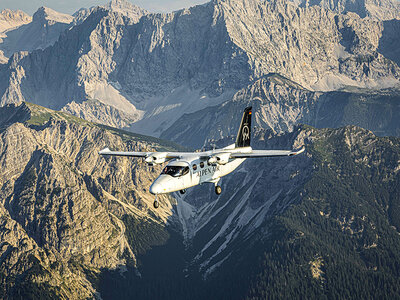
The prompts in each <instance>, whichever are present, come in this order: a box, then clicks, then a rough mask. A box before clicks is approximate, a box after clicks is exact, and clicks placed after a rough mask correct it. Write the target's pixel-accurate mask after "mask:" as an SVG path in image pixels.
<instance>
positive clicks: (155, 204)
mask: <svg viewBox="0 0 400 300" xmlns="http://www.w3.org/2000/svg"><path fill="white" fill-rule="evenodd" d="M153 206H154V208H155V209H157V208H158V207H159V206H160V202H158V200H156V201H154V203H153Z"/></svg>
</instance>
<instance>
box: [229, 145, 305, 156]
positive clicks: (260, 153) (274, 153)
mask: <svg viewBox="0 0 400 300" xmlns="http://www.w3.org/2000/svg"><path fill="white" fill-rule="evenodd" d="M304 150H305V149H304V147H303V148H302V149H300V150H299V151H290V150H252V151H251V152H247V153H232V154H231V158H250V157H273V156H293V155H297V154H300V153H303V152H304Z"/></svg>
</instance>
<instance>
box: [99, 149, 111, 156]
mask: <svg viewBox="0 0 400 300" xmlns="http://www.w3.org/2000/svg"><path fill="white" fill-rule="evenodd" d="M110 152H111V150H110V149H109V148H104V149H103V150H101V151H99V154H100V155H107V154H110Z"/></svg>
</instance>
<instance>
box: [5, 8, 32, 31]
mask: <svg viewBox="0 0 400 300" xmlns="http://www.w3.org/2000/svg"><path fill="white" fill-rule="evenodd" d="M31 21H32V17H31V16H29V15H28V14H26V13H24V12H23V11H21V10H11V9H2V10H1V11H0V32H1V33H2V32H4V31H6V30H8V29H11V28H15V27H18V26H21V25H24V24H27V23H29V22H31Z"/></svg>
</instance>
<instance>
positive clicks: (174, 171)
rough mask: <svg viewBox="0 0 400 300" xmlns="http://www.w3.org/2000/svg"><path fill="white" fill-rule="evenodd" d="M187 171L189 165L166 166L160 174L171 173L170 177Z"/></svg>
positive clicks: (178, 175)
mask: <svg viewBox="0 0 400 300" xmlns="http://www.w3.org/2000/svg"><path fill="white" fill-rule="evenodd" d="M188 172H189V167H181V166H166V167H165V168H164V170H163V171H162V172H161V174H166V175H171V176H172V177H180V176H183V175H186V174H187V173H188Z"/></svg>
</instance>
